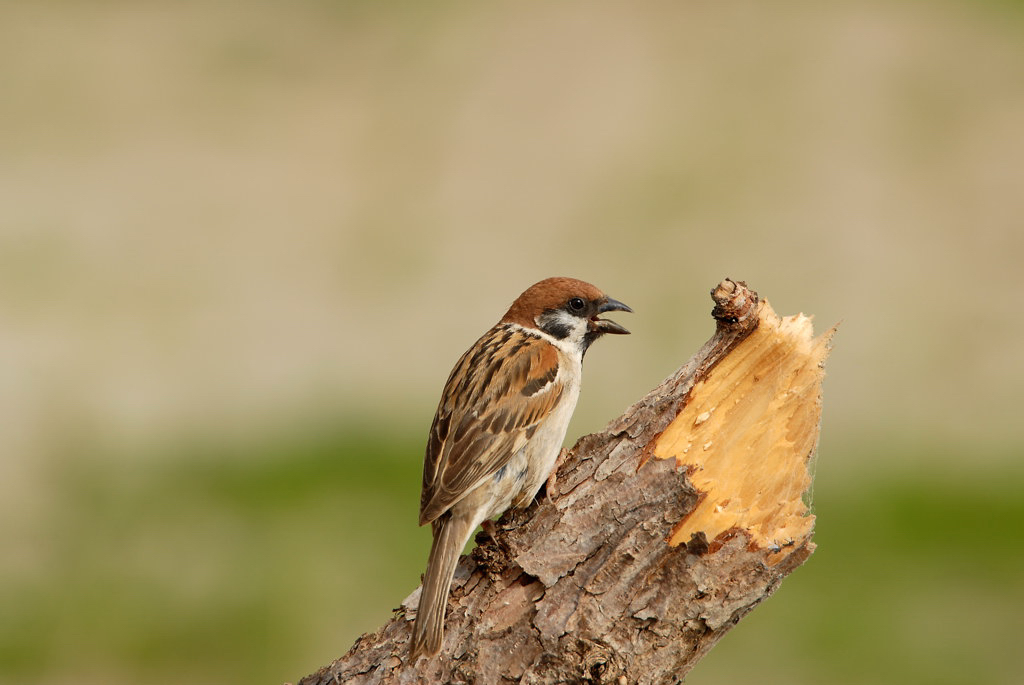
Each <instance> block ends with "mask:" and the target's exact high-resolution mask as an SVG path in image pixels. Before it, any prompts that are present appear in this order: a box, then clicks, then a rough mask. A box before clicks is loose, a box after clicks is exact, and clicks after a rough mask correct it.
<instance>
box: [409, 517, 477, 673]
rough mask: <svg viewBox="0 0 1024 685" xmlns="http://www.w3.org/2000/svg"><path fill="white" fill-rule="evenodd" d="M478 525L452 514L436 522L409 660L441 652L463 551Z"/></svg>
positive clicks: (466, 518)
mask: <svg viewBox="0 0 1024 685" xmlns="http://www.w3.org/2000/svg"><path fill="white" fill-rule="evenodd" d="M476 526H477V524H476V522H474V521H471V520H470V519H469V517H464V516H457V515H456V516H453V515H452V513H451V512H448V513H446V514H444V515H442V516H441V518H440V519H438V520H436V521H434V544H433V545H431V547H430V557H429V559H428V560H427V572H426V573H425V574H424V575H423V590H422V591H421V592H420V606H419V610H418V611H417V612H416V623H415V624H413V627H412V638H411V639H410V641H409V660H410V662H412V661H415V660H416V657H417V656H419V655H420V654H425V655H427V656H433V655H435V654H437V653H438V652H440V651H441V638H442V637H444V610H445V607H446V606H447V604H448V591H449V590H450V589H451V585H452V576H453V575H454V574H455V566H456V564H458V561H459V555H460V554H462V548H463V547H465V546H466V542H468V541H469V536H470V534H472V532H473V529H474V528H476Z"/></svg>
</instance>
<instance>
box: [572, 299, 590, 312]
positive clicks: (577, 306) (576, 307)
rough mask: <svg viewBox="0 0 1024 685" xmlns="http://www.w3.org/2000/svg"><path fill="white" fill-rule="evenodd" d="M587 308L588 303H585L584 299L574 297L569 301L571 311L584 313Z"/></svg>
mask: <svg viewBox="0 0 1024 685" xmlns="http://www.w3.org/2000/svg"><path fill="white" fill-rule="evenodd" d="M586 308H587V303H586V302H584V301H583V298H582V297H573V298H571V299H570V300H569V309H571V310H572V311H574V312H582V311H583V310H584V309H586Z"/></svg>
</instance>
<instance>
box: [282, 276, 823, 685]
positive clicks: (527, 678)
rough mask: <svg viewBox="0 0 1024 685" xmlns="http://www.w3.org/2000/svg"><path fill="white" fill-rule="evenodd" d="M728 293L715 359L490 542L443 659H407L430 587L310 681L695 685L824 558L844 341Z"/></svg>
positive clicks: (451, 611)
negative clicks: (827, 455)
mask: <svg viewBox="0 0 1024 685" xmlns="http://www.w3.org/2000/svg"><path fill="white" fill-rule="evenodd" d="M712 298H713V299H714V301H715V308H714V310H713V316H714V318H715V320H716V322H717V330H716V332H715V334H714V336H713V337H712V338H711V339H710V340H709V341H708V342H707V343H706V344H705V345H704V347H703V348H701V350H700V351H699V352H698V353H697V354H696V355H695V356H694V357H693V358H692V359H691V360H690V361H689V362H687V363H686V364H685V365H684V366H683V367H681V368H680V369H679V370H678V371H677V372H676V373H675V374H673V375H672V376H671V377H669V378H668V379H666V380H665V381H664V382H663V383H662V384H661V385H659V386H658V387H657V388H655V389H654V390H652V391H651V392H650V393H649V394H648V395H647V396H646V397H644V398H643V399H642V400H640V401H639V402H637V403H636V404H634V405H633V406H632V407H630V408H629V409H628V410H627V411H626V412H625V413H624V414H623V415H622V416H621V417H619V418H618V419H616V420H614V421H613V422H611V423H610V424H609V425H608V426H607V428H605V430H604V431H603V432H601V433H596V434H593V435H587V436H585V437H583V438H581V439H580V440H579V441H578V442H577V443H576V445H575V446H574V447H573V448H572V449H571V450H569V452H568V454H567V455H566V456H567V458H566V459H565V461H564V462H563V464H562V466H561V467H560V468H559V471H558V474H557V476H558V479H557V483H556V485H555V487H554V488H553V490H554V492H551V493H548V494H547V496H544V495H542V496H541V497H540V498H539V500H538V502H536V503H535V504H534V505H533V506H532V507H531V508H530V509H529V510H527V511H523V512H510V513H508V514H506V515H505V516H504V517H503V518H502V519H501V520H499V521H498V522H497V524H496V525H495V526H494V529H493V531H492V536H491V535H485V534H481V535H479V536H478V539H477V542H478V546H477V547H476V549H475V550H474V551H473V553H472V554H471V555H470V556H466V557H463V558H462V559H461V561H460V563H459V567H458V570H457V571H456V575H455V580H454V582H453V584H452V593H451V598H450V600H449V604H448V616H447V619H446V631H445V639H444V645H443V648H442V651H441V654H440V655H439V656H438V657H435V658H432V659H427V658H420V659H419V660H418V661H417V662H416V663H408V662H407V651H408V649H407V642H408V639H409V633H410V628H411V620H412V618H413V613H414V612H415V608H416V605H417V599H418V594H419V591H418V590H417V591H416V592H414V593H413V594H412V595H410V596H409V597H408V598H407V599H406V600H405V601H404V602H403V604H402V609H401V610H399V611H398V612H397V613H396V615H395V616H394V618H392V620H391V621H390V622H389V623H388V624H387V625H385V626H383V627H382V628H380V629H379V630H378V631H377V632H376V633H373V634H367V635H363V636H362V637H360V638H359V639H358V640H357V641H356V643H355V645H354V646H353V647H352V649H351V650H349V652H348V653H347V654H346V655H344V656H343V657H341V658H340V659H338V660H336V661H335V662H334V663H332V664H330V665H329V666H325V667H324V668H322V669H320V670H319V671H318V672H316V673H314V674H312V675H310V676H307V677H306V678H303V679H302V681H301V682H300V685H326V684H328V683H331V684H333V683H339V682H346V683H392V682H393V683H418V682H435V683H440V682H454V683H459V682H465V683H500V682H523V683H561V682H570V683H571V682H595V683H609V682H611V683H669V682H681V681H682V679H683V676H685V674H686V673H687V672H688V671H689V670H690V668H692V666H693V665H694V664H695V663H696V662H697V661H698V660H699V659H700V658H701V657H702V656H703V655H704V654H705V653H706V652H707V651H708V650H709V649H710V648H711V647H712V646H713V645H714V644H715V643H716V642H717V641H718V640H719V639H720V638H721V637H722V635H724V634H725V633H726V632H727V631H728V630H729V629H730V628H731V627H732V626H733V625H735V624H736V623H737V622H738V621H739V620H740V619H741V618H742V617H743V616H744V615H746V614H747V613H748V612H749V611H750V610H751V609H753V608H754V607H755V606H756V605H757V604H758V603H760V602H761V601H762V600H764V599H765V598H767V597H768V596H770V595H771V594H772V593H773V592H774V591H775V589H776V587H778V585H779V583H780V582H781V581H782V579H783V578H784V577H785V576H786V575H787V574H789V573H790V572H791V571H792V570H793V569H794V568H796V567H797V566H799V565H800V564H802V563H803V562H804V561H805V560H806V559H807V558H808V556H810V554H811V553H812V551H813V550H814V544H813V543H812V542H811V535H812V533H813V517H812V516H810V515H809V513H808V512H807V509H806V507H805V506H804V504H803V502H802V497H803V495H804V493H805V491H806V490H807V489H808V488H809V486H810V482H811V481H810V475H809V474H808V468H807V467H808V463H809V460H810V459H811V458H812V456H813V453H814V451H815V449H816V445H817V435H818V425H819V420H820V383H821V376H822V374H823V370H822V369H823V362H824V357H825V354H826V352H827V343H828V338H829V335H830V334H831V332H829V333H827V334H826V335H823V336H821V337H819V338H817V339H812V334H811V332H810V323H809V320H808V319H807V318H806V317H803V316H797V317H787V318H785V319H779V318H778V317H777V316H775V314H774V312H772V311H771V308H770V307H769V306H768V304H767V302H759V300H758V296H757V294H756V293H755V292H753V291H752V290H750V289H748V288H747V287H746V285H745V284H743V283H737V282H733V281H730V280H725V281H723V282H722V283H721V284H719V286H718V287H716V288H715V290H714V291H712ZM726 360H728V362H726ZM719 369H721V373H719Z"/></svg>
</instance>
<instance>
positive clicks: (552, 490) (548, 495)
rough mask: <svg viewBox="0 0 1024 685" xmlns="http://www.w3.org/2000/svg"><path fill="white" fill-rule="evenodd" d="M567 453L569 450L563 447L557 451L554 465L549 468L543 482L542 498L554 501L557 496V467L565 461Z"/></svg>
mask: <svg viewBox="0 0 1024 685" xmlns="http://www.w3.org/2000/svg"><path fill="white" fill-rule="evenodd" d="M568 454H569V450H567V449H565V448H564V447H563V448H562V449H560V450H559V451H558V457H557V458H556V459H555V466H554V468H552V469H551V475H549V476H548V479H547V481H546V482H545V483H544V498H545V499H546V500H547V501H548V502H554V501H555V499H557V498H558V469H559V468H561V466H562V464H564V463H565V458H566V456H568Z"/></svg>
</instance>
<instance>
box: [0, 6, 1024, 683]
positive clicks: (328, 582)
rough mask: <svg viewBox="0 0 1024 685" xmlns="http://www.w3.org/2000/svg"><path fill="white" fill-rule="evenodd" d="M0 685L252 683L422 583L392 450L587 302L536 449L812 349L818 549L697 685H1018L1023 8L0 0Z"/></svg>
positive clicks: (285, 672)
mask: <svg viewBox="0 0 1024 685" xmlns="http://www.w3.org/2000/svg"><path fill="white" fill-rule="evenodd" d="M0 13H2V16H3V20H2V21H0V85H2V92H3V96H2V101H0V102H2V104H0V374H2V382H0V419H2V430H0V454H2V455H3V456H2V459H0V682H3V683H19V684H45V685H58V684H63V683H76V684H82V683H85V684H92V683H95V684H104V685H121V684H127V683H138V682H146V683H152V684H156V685H161V684H163V683H181V682H189V683H214V682H217V683H229V684H230V683H253V682H267V683H280V682H283V681H286V680H295V679H297V678H299V677H300V676H302V675H303V674H305V673H308V672H311V671H313V670H315V669H316V668H317V667H319V666H320V665H322V664H324V663H327V662H328V661H330V660H331V659H332V658H334V657H336V656H338V655H340V654H341V653H343V652H344V651H346V650H347V649H348V647H349V646H350V644H351V642H352V641H353V640H354V638H355V637H356V636H357V635H358V634H359V633H360V632H362V631H366V630H370V629H373V628H374V627H376V626H377V625H379V624H380V623H382V622H383V621H385V620H386V619H387V618H388V617H389V615H390V612H391V610H392V608H394V607H397V606H398V605H399V603H400V602H401V601H402V599H403V598H404V597H405V596H406V595H407V594H408V593H409V592H410V591H412V590H413V588H414V587H415V586H416V584H417V583H418V577H419V574H420V573H421V571H422V569H423V566H424V564H425V559H426V551H427V547H428V545H429V533H428V531H426V530H423V529H419V528H417V526H416V515H417V507H418V489H419V486H418V482H419V469H420V466H421V459H422V450H423V445H424V436H425V434H426V430H427V428H428V426H429V423H430V419H431V417H432V415H433V410H434V405H435V402H436V400H437V395H438V393H439V392H440V388H441V386H442V384H443V382H444V380H445V378H446V376H447V373H448V371H449V369H450V367H451V365H452V364H453V363H454V361H455V359H456V358H457V357H458V356H459V354H460V353H461V352H462V351H463V350H464V349H465V348H466V347H468V346H469V345H470V344H471V343H472V342H473V341H474V340H475V338H476V336H478V335H479V334H480V333H481V332H483V330H485V329H486V328H487V327H488V326H490V325H491V324H492V323H493V322H494V321H495V320H496V319H497V318H498V317H499V316H500V315H501V314H502V312H503V311H504V308H505V306H507V304H508V303H509V302H510V301H511V299H512V298H513V297H514V296H515V295H517V294H518V293H519V292H520V291H521V290H522V289H523V288H525V287H526V286H527V285H529V284H531V283H533V282H534V281H536V280H539V279H541V278H543V277H546V276H549V275H555V274H564V275H572V276H576V277H579V278H584V279H587V280H591V281H593V282H595V283H597V284H598V285H599V286H600V287H602V288H604V289H605V290H606V291H608V292H609V293H611V294H612V295H614V296H615V297H617V298H620V299H622V300H623V301H625V302H628V303H629V304H630V305H632V306H633V307H634V309H635V310H636V314H634V315H631V316H630V317H629V320H628V321H625V319H622V320H623V321H624V322H625V323H626V324H627V325H628V326H629V328H630V329H632V330H633V333H634V335H632V336H631V337H629V338H624V339H615V340H609V341H605V342H602V343H601V344H600V345H598V346H597V347H596V348H595V349H594V350H593V351H592V352H591V354H590V355H589V356H588V370H587V376H588V377H587V381H586V389H585V391H584V393H583V398H582V401H581V403H580V406H579V409H578V412H577V415H576V417H575V419H574V421H573V424H572V426H571V428H570V438H569V439H570V441H572V440H575V438H576V437H577V436H579V435H581V434H583V433H586V432H590V431H593V430H597V429H600V428H601V427H602V426H603V425H604V423H605V422H606V421H607V420H609V419H610V418H612V417H614V416H616V415H617V414H618V413H619V412H620V411H621V410H622V409H623V408H625V407H626V406H627V405H628V404H629V403H630V402H632V401H633V400H635V399H636V398H638V397H640V396H641V395H643V394H644V393H646V392H647V390H648V389H650V388H651V387H653V386H654V385H655V384H657V383H658V382H659V381H660V380H661V379H662V378H664V377H665V376H666V375H668V374H669V373H671V372H672V371H673V370H674V369H675V368H676V367H677V366H679V365H680V364H681V363H683V362H684V361H685V360H686V359H687V358H688V357H689V356H690V354H692V352H693V351H695V350H696V349H697V347H698V346H699V345H700V344H701V343H702V342H703V341H704V340H705V339H707V337H709V336H710V334H711V333H712V322H711V319H710V317H709V315H708V314H709V310H710V306H711V303H710V300H709V298H708V297H707V292H708V290H709V289H710V288H711V287H712V286H713V285H714V284H716V283H717V282H718V281H719V280H720V279H721V278H723V277H725V276H730V277H733V278H737V279H743V280H746V281H748V282H749V283H750V284H751V286H752V287H754V288H755V289H757V290H758V291H760V292H761V293H762V294H763V295H765V296H767V297H768V298H769V299H770V300H771V301H772V303H773V305H774V306H775V308H776V310H777V311H779V313H780V314H792V313H796V312H798V311H804V312H806V313H811V314H814V315H815V316H816V322H817V326H818V329H819V330H824V329H825V328H827V327H828V326H830V325H832V324H833V323H835V322H837V321H841V322H842V326H841V328H840V331H839V333H838V335H837V337H836V339H835V350H834V352H833V357H832V359H831V360H830V362H829V367H828V378H827V380H826V385H825V418H824V426H823V435H822V440H821V447H820V453H819V454H820V456H819V459H818V462H817V480H816V485H815V490H814V502H815V512H816V514H817V515H818V527H817V535H816V540H817V542H818V544H819V550H818V552H817V553H816V554H815V555H814V556H813V557H812V558H811V559H810V561H809V562H808V563H807V565H806V566H804V567H802V568H801V569H799V570H798V571H797V572H796V573H794V574H793V575H792V576H791V577H790V578H789V579H787V581H786V582H785V583H784V585H783V586H782V588H781V589H780V590H779V592H778V595H777V597H776V598H773V599H772V600H770V601H768V602H767V603H766V604H765V605H764V606H762V607H760V608H759V609H758V610H757V611H755V612H754V613H753V614H751V615H750V616H749V617H748V618H747V619H746V620H745V621H744V622H743V623H742V624H741V625H740V626H739V627H737V628H736V629H735V630H734V631H733V632H732V633H731V634H730V635H729V636H728V637H727V638H726V639H724V640H723V641H722V643H721V644H719V645H718V647H716V649H715V650H714V651H713V652H712V654H711V655H710V656H709V657H708V658H707V659H705V660H704V661H703V662H701V663H700V664H699V665H698V667H697V668H696V669H695V670H694V671H693V672H692V673H691V675H690V677H689V678H688V681H689V682H692V683H699V684H714V683H738V682H760V683H796V684H801V683H808V684H809V683H826V682H827V683H938V684H945V683H950V684H953V683H964V684H968V683H971V684H974V683H1000V684H1001V683H1021V682H1024V650H1022V649H1021V644H1022V642H1024V618H1022V617H1021V611H1022V609H1024V465H1022V459H1021V457H1022V452H1024V431H1022V429H1021V419H1020V412H1021V401H1022V393H1021V388H1022V387H1024V358H1022V357H1024V323H1022V318H1021V317H1020V315H1019V312H1018V310H1019V309H1020V301H1021V298H1022V296H1024V268H1022V266H1021V262H1022V257H1024V5H1022V4H1021V3H1019V2H993V1H986V2H982V1H979V2H967V1H962V2H957V1H938V2H920V1H913V0H893V1H890V2H871V1H869V2H852V1H849V2H846V1H840V2H834V3H812V2H788V1H787V2H783V3H757V2H748V1H739V2H717V3H710V2H685V3H684V2H678V3H668V2H653V3H628V4H627V3H576V2H567V3H547V4H540V3H482V4H469V3H460V4H447V3H443V4H436V3H435V4H427V3H415V2H397V3H338V2H327V1H326V0H321V1H310V2H295V3H284V2H267V1H259V0H257V1H255V2H244V3H243V2H231V1H220V0H217V1H214V2H196V1H185V2H167V1H165V0H153V1H145V2H135V3H128V2H121V1H116V0H109V1H101V2H91V3H78V2H59V1H56V2H4V3H2V4H0Z"/></svg>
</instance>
